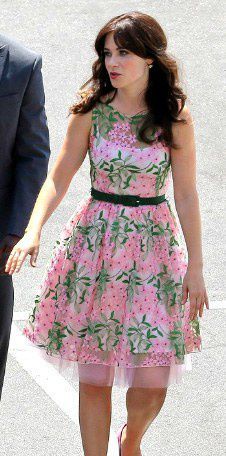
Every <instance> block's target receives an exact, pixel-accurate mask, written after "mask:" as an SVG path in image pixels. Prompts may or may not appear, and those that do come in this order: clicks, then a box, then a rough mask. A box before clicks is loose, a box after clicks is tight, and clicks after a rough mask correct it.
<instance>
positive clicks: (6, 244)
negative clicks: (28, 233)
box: [0, 234, 21, 275]
mask: <svg viewBox="0 0 226 456" xmlns="http://www.w3.org/2000/svg"><path fill="white" fill-rule="evenodd" d="M20 239H21V237H20V236H17V235H16V234H7V236H5V237H4V238H3V239H2V241H1V242H0V275H9V274H8V272H5V265H6V262H7V260H8V257H9V255H10V253H11V251H12V249H13V247H14V245H16V244H17V242H19V240H20Z"/></svg>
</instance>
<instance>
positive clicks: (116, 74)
mask: <svg viewBox="0 0 226 456" xmlns="http://www.w3.org/2000/svg"><path fill="white" fill-rule="evenodd" d="M118 76H121V75H120V73H115V72H112V73H110V77H111V78H112V79H116V78H117V77H118Z"/></svg>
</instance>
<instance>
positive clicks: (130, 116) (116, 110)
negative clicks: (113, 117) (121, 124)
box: [99, 100, 149, 119]
mask: <svg viewBox="0 0 226 456" xmlns="http://www.w3.org/2000/svg"><path fill="white" fill-rule="evenodd" d="M99 101H100V103H101V104H104V105H105V106H108V107H109V108H111V109H112V110H113V111H114V112H117V113H118V114H120V115H121V116H123V117H124V118H127V119H133V118H134V117H141V116H145V115H146V114H147V112H148V111H149V110H148V109H147V110H146V111H145V112H144V111H141V112H140V113H137V114H133V115H126V114H123V113H122V112H120V111H119V110H118V109H116V108H114V106H112V105H111V104H110V103H108V101H106V102H104V101H101V100H99Z"/></svg>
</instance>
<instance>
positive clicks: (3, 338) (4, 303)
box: [0, 273, 14, 400]
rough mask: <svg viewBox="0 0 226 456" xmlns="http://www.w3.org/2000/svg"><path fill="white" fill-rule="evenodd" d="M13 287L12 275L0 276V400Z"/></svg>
mask: <svg viewBox="0 0 226 456" xmlns="http://www.w3.org/2000/svg"><path fill="white" fill-rule="evenodd" d="M13 306H14V287H13V280H12V275H9V274H6V273H5V274H0V400H1V397H2V388H3V382H4V376H5V369H6V362H7V354H8V348H9V339H10V333H11V325H12V318H13Z"/></svg>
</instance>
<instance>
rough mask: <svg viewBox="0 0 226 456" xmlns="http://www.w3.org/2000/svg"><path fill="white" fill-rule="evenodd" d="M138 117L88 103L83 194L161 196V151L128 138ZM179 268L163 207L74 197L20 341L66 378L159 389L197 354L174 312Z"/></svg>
mask: <svg viewBox="0 0 226 456" xmlns="http://www.w3.org/2000/svg"><path fill="white" fill-rule="evenodd" d="M143 116H144V113H143V114H142V113H141V114H137V115H134V116H125V115H122V114H121V113H120V112H118V111H116V110H115V108H114V107H113V106H112V105H110V104H108V103H102V102H98V103H96V105H95V107H94V109H93V110H92V130H91V134H90V143H89V148H88V156H89V160H90V178H91V185H92V186H93V187H95V188H96V189H98V190H100V191H104V192H110V193H116V194H131V195H140V196H141V197H148V196H157V195H161V194H164V193H167V189H168V186H169V183H170V177H171V165H170V148H169V147H167V146H166V144H165V143H164V140H163V139H162V137H161V128H158V129H154V131H151V132H150V134H151V136H150V137H151V138H153V139H154V143H153V144H151V145H148V144H147V143H144V142H142V141H141V140H140V139H139V136H138V129H139V127H140V125H141V122H142V120H143ZM186 269H187V260H186V253H185V251H184V249H183V247H182V242H181V234H180V232H179V227H178V225H177V220H176V217H175V214H174V213H173V210H172V208H171V205H170V202H169V200H168V199H166V201H163V202H162V203H160V204H158V205H143V206H141V205H140V206H137V207H132V206H124V205H122V204H115V203H112V202H104V201H98V200H95V199H93V197H92V196H91V195H89V196H88V197H85V198H83V199H82V200H81V201H80V203H79V204H78V206H77V208H76V210H75V211H74V213H73V214H72V216H71V217H70V219H69V220H68V221H67V222H66V223H65V225H64V228H63V230H62V232H61V234H60V235H59V238H58V239H57V240H56V242H55V245H54V248H53V253H52V256H51V258H50V261H49V263H48V264H47V267H46V271H45V275H44V278H43V281H42V283H41V284H40V286H39V289H38V290H37V295H36V298H35V304H34V306H33V309H32V311H31V312H30V316H29V318H28V321H27V322H26V325H25V327H24V328H23V334H24V335H25V336H26V337H27V338H28V339H29V341H28V343H29V344H30V343H31V344H32V346H33V347H35V348H37V349H38V352H39V353H41V356H44V358H45V359H46V360H48V361H49V362H50V363H52V364H53V365H55V367H56V368H57V369H58V370H59V371H60V372H62V371H64V370H65V369H66V368H68V367H72V368H73V372H72V375H73V379H75V380H78V379H79V381H81V382H86V383H90V384H97V385H101V386H105V385H108V386H110V385H113V384H114V385H117V386H121V387H129V386H135V387H150V388H151V387H167V386H169V385H171V384H172V383H179V382H180V381H181V380H182V378H183V375H182V374H183V373H184V372H185V371H186V370H190V369H191V359H190V356H191V355H190V354H191V353H192V352H197V351H201V337H200V326H199V317H197V318H196V319H194V320H192V321H190V319H189V308H190V303H189V300H188V301H187V302H186V303H185V305H182V282H183V277H184V274H185V272H186Z"/></svg>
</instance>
